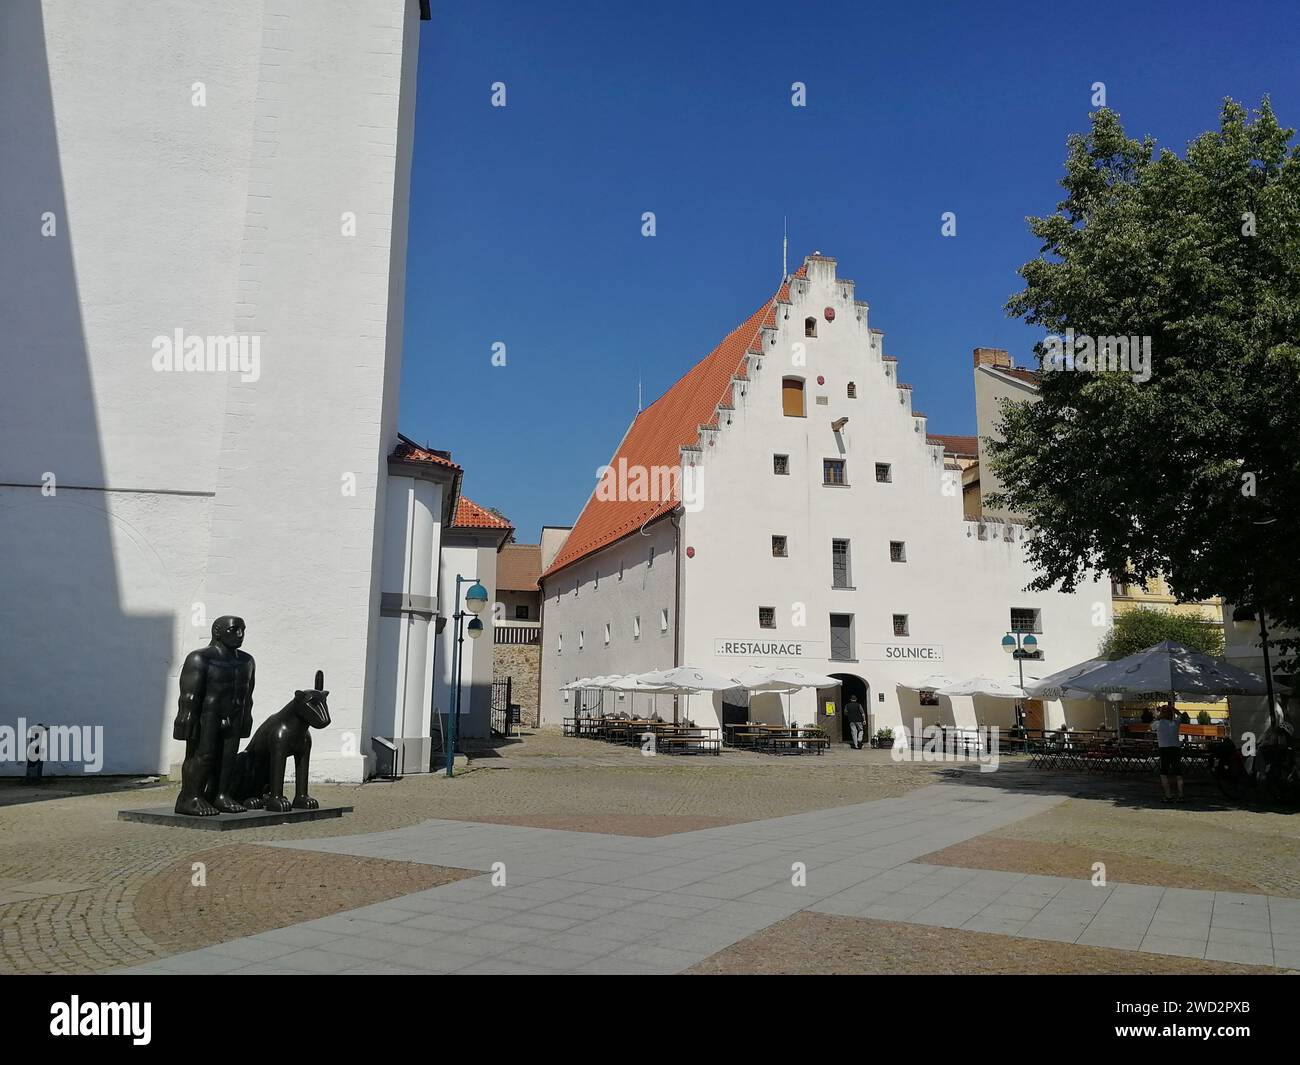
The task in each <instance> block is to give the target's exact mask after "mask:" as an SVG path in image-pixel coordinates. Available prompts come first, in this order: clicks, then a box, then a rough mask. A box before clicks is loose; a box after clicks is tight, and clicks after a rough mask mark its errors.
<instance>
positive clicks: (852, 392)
mask: <svg viewBox="0 0 1300 1065" xmlns="http://www.w3.org/2000/svg"><path fill="white" fill-rule="evenodd" d="M848 394H849V399H857V398H858V386H857V385H855V384H854V383H853V382H852V381H850V382H849V387H848Z"/></svg>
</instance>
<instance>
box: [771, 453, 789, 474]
mask: <svg viewBox="0 0 1300 1065" xmlns="http://www.w3.org/2000/svg"><path fill="white" fill-rule="evenodd" d="M772 472H773V473H775V474H778V475H780V476H782V477H786V476H788V475H789V473H790V456H789V455H773V456H772Z"/></svg>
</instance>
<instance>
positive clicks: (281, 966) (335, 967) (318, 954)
mask: <svg viewBox="0 0 1300 1065" xmlns="http://www.w3.org/2000/svg"><path fill="white" fill-rule="evenodd" d="M365 962H366V959H365V958H358V957H356V956H355V955H352V954H341V953H339V952H337V951H333V950H322V949H321V948H319V947H307V948H306V949H304V950H295V951H293V952H292V953H290V954H282V955H281V956H280V957H278V958H274V959H272V960H271V961H270V962H269V963H268V964H270V965H271V967H272V968H275V969H278V970H281V971H289V972H299V973H315V974H319V975H323V976H328V975H333V974H335V973H345V972H349V971H350V970H352V969H355V968H357V966H359V965H363V964H365Z"/></svg>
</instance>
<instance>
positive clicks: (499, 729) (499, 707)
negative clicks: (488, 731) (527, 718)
mask: <svg viewBox="0 0 1300 1065" xmlns="http://www.w3.org/2000/svg"><path fill="white" fill-rule="evenodd" d="M512 679H513V678H511V677H506V678H505V680H494V681H493V682H492V731H493V732H494V733H495V734H496V735H498V736H501V737H503V738H504V737H506V736H509V735H510V725H511V724H512V722H513V709H512V707H511V705H510V686H511V685H510V682H511V680H512Z"/></svg>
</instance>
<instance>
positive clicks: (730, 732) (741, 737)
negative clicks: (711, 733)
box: [724, 721, 772, 747]
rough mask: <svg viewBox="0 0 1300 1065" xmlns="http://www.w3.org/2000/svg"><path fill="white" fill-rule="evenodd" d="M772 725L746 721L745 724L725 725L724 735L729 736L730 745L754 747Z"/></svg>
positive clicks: (728, 742)
mask: <svg viewBox="0 0 1300 1065" xmlns="http://www.w3.org/2000/svg"><path fill="white" fill-rule="evenodd" d="M770 727H772V726H770V725H759V724H756V723H754V722H752V721H746V722H744V723H743V724H732V725H726V726H724V735H725V736H726V737H728V739H727V745H728V746H729V747H754V746H756V745H757V744H758V741H759V740H760V739H761V738H762V736H763V734H764V733H765V732H766V731H767V729H769V728H770Z"/></svg>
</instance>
